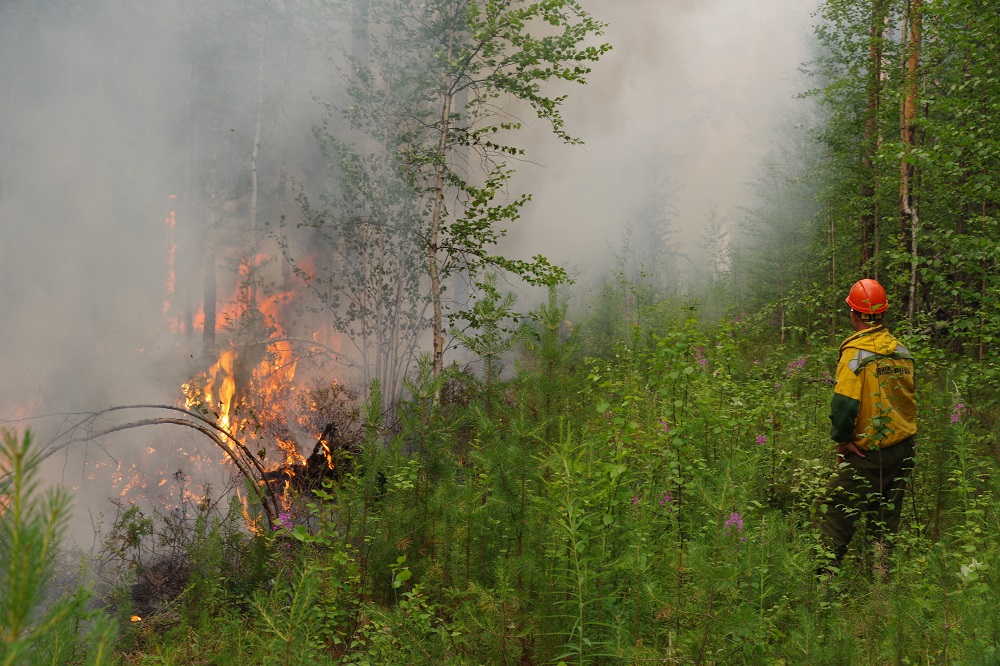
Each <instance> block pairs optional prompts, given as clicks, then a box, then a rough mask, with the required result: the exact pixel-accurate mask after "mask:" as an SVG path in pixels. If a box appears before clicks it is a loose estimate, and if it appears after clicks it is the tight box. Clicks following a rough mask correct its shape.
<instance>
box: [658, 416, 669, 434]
mask: <svg viewBox="0 0 1000 666" xmlns="http://www.w3.org/2000/svg"><path fill="white" fill-rule="evenodd" d="M660 427H661V428H663V434H664V435H669V434H670V424H669V423H667V422H666V421H664V420H663V419H660Z"/></svg>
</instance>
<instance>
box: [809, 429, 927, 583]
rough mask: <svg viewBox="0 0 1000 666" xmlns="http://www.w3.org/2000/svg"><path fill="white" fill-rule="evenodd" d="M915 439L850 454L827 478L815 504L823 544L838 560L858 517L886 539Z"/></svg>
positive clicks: (894, 524)
mask: <svg viewBox="0 0 1000 666" xmlns="http://www.w3.org/2000/svg"><path fill="white" fill-rule="evenodd" d="M915 440H916V436H913V437H908V438H906V439H904V440H903V441H901V442H899V443H897V444H894V445H892V446H890V447H887V448H884V449H877V450H872V451H865V452H864V454H865V457H864V458H861V457H860V456H856V455H848V456H846V457H845V458H844V460H843V461H842V463H841V464H840V466H839V467H838V469H837V471H836V472H835V473H834V475H833V476H832V477H830V481H829V482H827V484H826V492H825V493H824V494H823V496H822V497H821V498H820V499H819V500H818V501H817V508H818V509H819V516H820V519H821V522H820V533H821V534H822V536H823V543H824V545H825V546H826V547H827V548H829V549H830V550H831V551H832V553H833V556H834V559H835V561H836V563H838V564H839V562H840V559H841V558H842V557H843V556H844V554H845V553H846V552H847V544H849V543H850V542H851V537H853V536H854V532H855V530H856V529H857V522H858V520H859V519H860V518H861V517H862V516H865V517H866V518H867V519H868V522H869V526H870V529H871V530H872V531H871V537H872V540H873V541H883V542H884V540H885V536H886V535H889V534H895V533H896V531H897V530H898V529H899V517H900V515H901V514H902V512H903V492H904V490H905V488H906V477H907V476H908V475H909V474H910V470H912V469H913V454H914V450H913V445H914V443H915ZM824 507H825V508H824Z"/></svg>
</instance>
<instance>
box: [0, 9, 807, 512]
mask: <svg viewBox="0 0 1000 666" xmlns="http://www.w3.org/2000/svg"><path fill="white" fill-rule="evenodd" d="M583 4H584V5H585V6H586V8H587V9H588V10H589V11H590V12H591V13H592V14H593V15H594V16H595V17H597V18H600V19H602V20H605V21H607V22H608V23H609V24H610V25H609V27H608V29H607V32H606V35H605V39H606V40H607V41H609V42H611V43H612V44H613V46H614V50H613V51H612V52H611V53H609V54H608V55H607V56H606V57H605V59H604V60H603V61H602V62H600V63H598V64H597V65H595V67H594V72H593V74H592V75H591V76H590V77H589V83H588V84H587V85H586V86H583V87H578V86H571V87H569V88H567V89H566V90H565V91H564V92H566V93H568V94H569V99H568V101H567V104H566V106H565V109H564V116H565V118H566V121H567V128H568V129H569V131H570V132H571V133H572V134H574V135H576V136H579V137H581V138H583V139H584V140H585V142H586V145H585V146H583V147H579V146H566V145H563V144H561V143H559V142H558V141H557V140H555V139H554V138H553V137H552V136H551V134H550V133H549V132H548V131H547V129H546V128H544V127H542V126H540V125H541V124H540V123H537V122H536V123H529V124H528V128H527V129H526V130H525V131H524V133H523V136H522V137H520V142H521V143H522V144H523V145H524V146H525V147H526V150H527V159H528V160H529V161H527V162H524V163H521V164H519V165H518V175H517V177H516V180H515V182H514V184H513V185H514V187H515V188H517V189H519V190H523V191H527V192H531V193H532V194H533V197H534V198H533V201H532V202H531V203H530V204H529V206H528V208H527V209H526V211H525V216H524V218H523V219H522V220H520V221H518V222H517V223H516V224H515V225H514V226H512V228H511V235H510V237H509V239H508V250H509V251H510V252H511V253H512V254H514V255H523V256H525V257H527V256H530V255H533V254H536V253H541V254H545V255H546V256H548V257H549V258H550V259H551V260H553V261H555V262H557V263H561V264H564V265H569V266H571V267H576V268H578V269H579V270H601V269H603V268H605V267H606V266H607V265H608V263H609V254H608V250H609V248H615V247H617V246H619V245H620V243H621V239H622V234H623V231H624V229H625V228H626V226H628V225H632V226H633V227H636V226H637V225H639V224H640V223H641V221H642V220H643V219H644V217H646V218H650V219H652V218H655V219H656V220H662V221H663V222H664V223H669V224H670V225H672V229H674V230H675V231H676V233H675V234H673V235H664V236H663V237H664V238H666V239H668V240H667V241H665V242H669V243H670V244H671V246H670V247H666V248H659V249H662V250H663V251H668V250H669V251H673V252H677V253H690V252H691V250H692V248H693V247H694V246H696V244H697V240H698V236H699V233H700V232H701V230H702V229H703V228H704V226H705V223H706V219H707V218H708V215H709V211H711V210H713V209H714V210H717V211H718V212H719V214H720V216H721V217H722V218H724V219H726V220H728V221H729V223H733V222H734V221H735V219H736V217H737V215H736V211H737V209H738V207H740V206H744V205H751V204H752V195H751V194H750V193H749V192H748V191H747V189H746V187H745V183H746V182H747V181H748V180H749V177H750V175H751V174H752V171H753V169H754V165H755V164H756V163H757V162H758V160H759V159H760V158H761V157H762V156H763V155H764V154H766V152H767V149H768V141H769V137H771V136H772V133H773V132H775V131H780V128H778V129H776V128H775V127H774V125H775V123H774V118H775V112H776V110H777V109H781V108H782V107H785V106H787V105H791V104H794V103H795V102H794V100H793V96H794V94H795V93H796V92H797V91H799V90H800V89H801V84H800V82H799V81H798V80H797V79H796V75H795V71H796V66H797V65H798V64H799V63H800V62H801V61H802V60H803V59H804V58H805V39H806V37H807V36H808V34H809V30H808V25H809V11H810V8H811V7H812V6H813V4H814V3H813V2H801V3H787V2H780V1H779V0H759V1H758V2H754V3H735V2H723V1H721V0H719V1H716V2H695V1H689V2H688V1H681V0H676V1H674V0H670V1H668V0H630V1H627V2H623V1H621V0H590V1H586V2H584V3H583ZM320 11H322V10H321V9H319V8H316V7H310V8H308V9H305V8H304V7H301V6H299V5H296V4H295V3H289V2H275V3H239V2H225V1H224V2H219V3H210V4H208V5H206V4H204V3H184V2H170V1H158V2H156V1H154V2H148V3H117V2H110V1H108V2H100V1H94V2H87V3H83V2H67V3H42V2H33V1H30V0H9V1H7V2H4V3H2V4H0V89H2V90H3V91H4V95H3V96H2V97H0V119H2V120H0V346H2V349H3V352H2V354H0V423H2V422H3V421H4V420H6V421H8V422H14V421H17V420H18V419H22V418H24V417H25V416H27V415H36V416H37V415H39V414H53V415H56V416H55V417H53V418H51V419H41V420H33V421H19V423H20V425H21V426H24V425H31V426H32V427H34V428H36V429H40V430H41V433H40V439H41V440H42V441H45V440H46V439H47V438H48V437H51V436H53V434H54V433H56V432H59V431H60V429H61V428H63V429H64V428H65V424H66V417H65V414H67V413H72V412H81V411H90V410H97V409H101V408H104V407H107V406H110V405H116V404H132V403H157V404H176V402H177V400H178V399H179V386H180V384H181V383H182V382H184V381H185V380H187V379H188V378H190V377H191V376H192V374H193V373H195V372H197V371H198V370H204V369H205V368H206V367H207V365H208V364H209V363H210V362H211V359H209V358H207V357H205V356H203V355H202V353H201V350H202V346H203V341H202V340H201V338H200V332H199V331H197V330H192V329H191V322H192V321H193V320H194V319H195V318H196V316H197V309H198V303H199V302H200V298H201V295H202V290H203V282H204V276H203V270H202V269H203V266H204V262H205V259H204V257H205V253H206V251H208V252H214V253H216V260H217V262H218V264H219V266H220V272H219V276H218V279H219V287H218V291H219V296H220V298H224V297H225V296H226V295H227V293H231V292H232V291H233V289H234V285H235V281H236V277H235V264H236V262H237V260H238V257H237V256H236V255H235V252H234V249H233V248H235V247H237V246H239V245H240V244H241V243H245V242H246V241H247V239H248V238H251V239H253V238H258V239H264V240H261V241H260V245H261V247H262V248H263V249H264V250H267V251H269V252H271V253H272V254H274V253H276V249H275V248H274V247H273V246H268V247H264V246H266V245H267V242H266V234H264V233H263V232H261V230H260V229H252V228H250V222H249V209H250V197H249V190H250V186H251V152H252V148H253V145H254V137H255V136H257V135H258V134H259V136H260V143H259V155H258V158H257V164H256V166H257V181H258V183H259V188H260V192H261V210H260V211H259V212H258V224H262V223H263V222H265V221H270V222H275V221H276V220H277V219H279V217H280V216H281V215H286V216H288V217H290V218H292V220H293V223H294V217H295V210H296V207H295V202H294V200H293V193H292V192H291V189H292V183H294V182H298V183H300V184H304V185H305V186H308V185H309V184H310V182H311V179H312V178H313V177H314V176H315V175H316V173H317V172H318V171H320V170H321V163H322V161H321V159H320V157H319V156H318V154H317V150H316V146H315V140H314V138H313V136H312V127H313V126H314V125H315V124H317V123H319V122H321V121H322V119H323V117H324V113H325V111H324V108H323V106H322V104H320V103H318V102H317V99H319V100H322V101H330V100H336V99H337V95H338V94H340V93H338V86H340V85H342V83H341V82H342V80H343V74H342V73H341V72H338V71H336V70H334V69H333V68H332V67H331V66H330V65H329V64H328V61H327V54H328V53H330V52H331V50H332V49H336V48H339V46H338V45H337V44H335V43H334V44H331V43H330V42H329V41H321V40H320V35H317V34H314V33H313V32H312V29H311V28H312V26H313V25H321V24H322V22H323V21H321V20H318V17H317V15H316V14H315V12H320ZM306 12H313V13H312V14H309V13H306ZM322 19H323V20H326V19H327V17H322ZM324 38H326V37H325V36H324ZM286 171H287V175H286ZM283 179H284V180H283ZM286 181H287V187H288V189H289V192H288V193H287V194H285V196H284V198H279V197H278V195H277V192H278V191H279V190H280V188H281V187H282V185H279V183H282V182H286ZM169 219H172V220H173V221H174V222H175V223H176V226H174V227H171V225H169V224H168V223H167V220H169ZM640 240H641V239H640ZM637 242H638V241H637ZM648 249H651V250H652V252H653V254H652V256H653V258H654V259H653V260H655V256H656V251H657V249H658V248H657V247H652V248H648ZM171 261H172V262H173V265H172V266H171V265H170V263H171ZM275 265H277V264H276V263H275V264H272V266H275ZM269 279H271V278H269ZM137 432H139V431H133V433H132V434H129V435H127V436H125V435H120V436H115V438H112V439H111V440H110V442H109V444H108V447H109V451H108V452H107V453H106V452H105V451H103V450H99V449H96V448H94V447H91V448H90V449H88V450H87V451H86V455H87V456H89V457H88V460H96V459H101V460H102V461H104V463H107V464H112V465H114V464H117V462H122V463H123V464H124V465H125V467H126V468H127V469H128V468H136V467H141V466H142V464H143V463H142V462H141V461H142V460H144V458H143V457H142V455H140V453H141V452H144V451H146V450H147V449H149V448H155V447H158V446H160V440H161V438H162V437H164V435H161V434H160V433H159V432H157V433H153V432H150V431H145V432H143V433H142V434H135V433H137ZM168 438H169V441H170V444H171V446H174V445H176V443H177V441H178V438H180V440H181V441H182V444H183V446H185V447H188V448H193V447H196V446H199V443H198V442H197V438H196V436H194V435H191V434H184V435H175V434H171V435H169V436H168ZM78 455H82V454H79V453H78ZM109 460H110V462H109ZM59 465H61V469H58V470H56V471H55V472H54V475H55V477H56V479H57V480H59V481H62V482H66V483H68V484H69V485H71V486H73V487H79V488H81V491H80V492H81V493H86V494H89V496H90V498H94V499H99V498H101V497H102V496H103V495H106V494H108V489H107V488H106V487H103V488H94V487H90V488H88V487H87V480H88V476H87V473H86V472H84V471H81V470H82V466H80V465H77V464H76V463H75V462H74V463H72V464H67V462H66V460H65V459H62V460H61V461H60V463H59ZM67 470H69V472H67ZM89 501H90V499H89V498H88V497H87V495H84V496H82V497H81V499H80V502H81V504H86V503H87V502H89Z"/></svg>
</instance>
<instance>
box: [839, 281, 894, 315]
mask: <svg viewBox="0 0 1000 666" xmlns="http://www.w3.org/2000/svg"><path fill="white" fill-rule="evenodd" d="M847 304H848V305H850V306H851V309H852V310H857V311H858V312H861V313H862V314H882V313H883V312H885V311H886V310H887V309H888V307H889V303H888V301H887V300H886V297H885V289H883V288H882V285H880V284H879V283H878V282H876V281H875V280H872V279H871V278H865V279H864V280H858V281H857V282H855V283H854V286H853V287H851V293H849V294H847Z"/></svg>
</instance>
